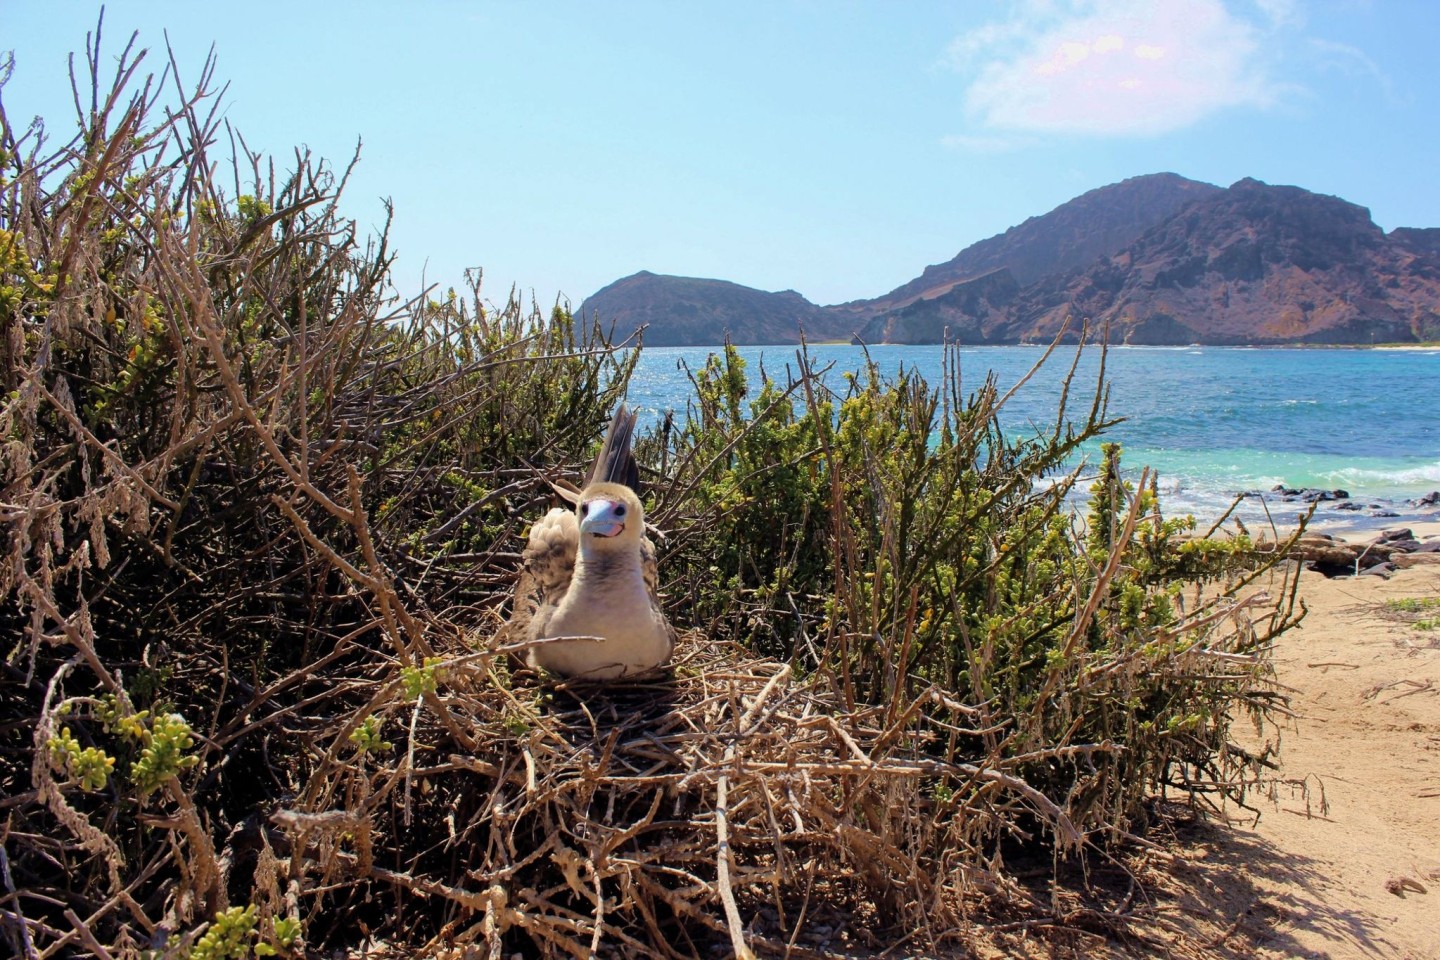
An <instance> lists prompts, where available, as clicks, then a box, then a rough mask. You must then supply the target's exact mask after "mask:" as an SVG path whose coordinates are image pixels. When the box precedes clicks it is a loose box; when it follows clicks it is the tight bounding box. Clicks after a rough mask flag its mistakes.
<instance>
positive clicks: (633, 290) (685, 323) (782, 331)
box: [580, 270, 851, 347]
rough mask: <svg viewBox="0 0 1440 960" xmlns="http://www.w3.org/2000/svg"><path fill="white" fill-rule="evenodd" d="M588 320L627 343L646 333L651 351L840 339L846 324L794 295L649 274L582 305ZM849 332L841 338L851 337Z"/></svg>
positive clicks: (626, 279) (638, 275)
mask: <svg viewBox="0 0 1440 960" xmlns="http://www.w3.org/2000/svg"><path fill="white" fill-rule="evenodd" d="M580 309H581V311H582V313H583V314H584V315H585V316H586V317H590V316H598V317H599V319H600V322H601V323H602V324H604V325H605V326H607V327H609V326H610V325H611V324H613V325H614V330H615V333H616V334H617V335H618V336H619V337H625V336H628V335H630V333H631V332H632V331H634V330H636V329H640V328H643V332H642V336H643V337H644V342H645V343H646V345H648V346H652V347H677V346H678V347H685V346H709V345H712V344H717V343H720V342H721V341H723V340H724V339H725V338H726V337H729V338H730V340H731V341H732V342H733V343H796V342H798V341H799V339H800V333H801V331H802V330H803V331H804V333H805V335H806V336H807V337H809V338H811V339H815V340H824V339H832V338H834V337H836V336H840V335H841V330H840V325H842V324H843V320H842V319H841V318H839V317H836V316H834V315H833V314H831V313H830V312H829V311H827V310H825V309H824V308H823V307H817V306H816V305H815V304H813V303H811V302H810V301H809V300H806V299H805V298H804V297H802V296H800V294H798V293H796V292H795V291H794V290H785V291H783V292H781V293H767V292H766V291H764V290H756V289H754V288H752V287H744V286H741V285H740V284H738V283H730V282H729V281H727V280H702V279H698V278H695V277H670V276H663V275H660V274H654V273H651V272H649V271H648V270H642V271H640V272H639V273H636V274H632V275H631V276H628V277H624V278H623V279H620V280H616V281H615V282H614V283H612V284H610V285H609V286H608V287H605V288H604V289H602V290H600V291H598V292H596V293H594V294H592V295H590V296H589V297H587V298H586V300H585V302H584V303H583V304H581V305H580ZM850 332H851V330H850V328H846V329H844V330H843V335H844V336H846V337H848V336H849V335H850Z"/></svg>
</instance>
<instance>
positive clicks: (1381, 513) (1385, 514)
mask: <svg viewBox="0 0 1440 960" xmlns="http://www.w3.org/2000/svg"><path fill="white" fill-rule="evenodd" d="M1370 516H1372V517H1380V518H1382V519H1389V518H1390V517H1398V516H1400V514H1398V513H1396V512H1395V511H1394V510H1376V511H1375V512H1374V513H1372V514H1370Z"/></svg>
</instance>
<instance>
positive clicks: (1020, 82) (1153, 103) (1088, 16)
mask: <svg viewBox="0 0 1440 960" xmlns="http://www.w3.org/2000/svg"><path fill="white" fill-rule="evenodd" d="M1262 6H1263V11H1262V13H1263V21H1265V22H1264V23H1263V24H1256V23H1252V22H1250V21H1248V20H1246V19H1243V18H1242V17H1239V16H1236V15H1235V14H1234V13H1232V12H1231V11H1230V10H1228V9H1227V8H1226V6H1225V4H1224V3H1222V2H1221V0H1163V2H1156V0H1054V2H1040V0H1029V2H1022V3H1019V4H1017V7H1016V11H1015V14H1014V15H1013V16H1012V17H1011V18H1010V19H1008V20H1005V21H1000V22H995V23H989V24H986V25H984V26H982V27H980V28H979V29H977V30H974V31H971V32H970V33H968V34H965V35H964V36H962V37H960V38H958V39H957V40H956V41H955V42H954V43H953V44H952V45H951V47H950V56H949V61H950V63H951V65H952V66H953V67H955V68H956V69H957V70H960V71H962V72H964V73H966V74H968V75H970V76H971V77H972V80H971V82H970V86H969V88H968V90H967V91H966V110H967V113H968V115H969V118H970V119H971V121H972V122H974V123H975V124H977V125H978V126H979V128H980V129H981V130H983V131H985V132H986V133H991V134H993V133H995V132H997V131H999V132H1012V133H1013V132H1028V133H1078V134H1096V135H1130V136H1152V135H1157V134H1162V133H1167V132H1169V131H1172V130H1178V129H1181V128H1184V127H1187V126H1190V125H1192V124H1194V123H1196V122H1197V121H1199V120H1201V119H1203V118H1204V117H1206V116H1208V115H1210V114H1212V113H1215V112H1217V111H1220V110H1224V109H1228V108H1233V107H1245V106H1249V107H1265V106H1269V105H1271V104H1272V103H1273V102H1274V100H1275V98H1276V96H1277V95H1278V93H1279V91H1280V88H1279V86H1278V85H1277V84H1275V83H1274V82H1273V81H1271V80H1270V78H1269V77H1268V76H1267V73H1266V69H1265V61H1264V59H1263V57H1262V41H1263V40H1265V39H1266V37H1265V35H1264V33H1265V31H1266V30H1272V29H1279V28H1280V27H1281V26H1282V25H1283V24H1284V22H1285V21H1287V20H1291V21H1292V22H1293V17H1292V16H1291V5H1290V4H1289V3H1287V2H1284V0H1262ZM1253 9H1254V8H1252V10H1253Z"/></svg>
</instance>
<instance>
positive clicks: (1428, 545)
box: [1410, 540, 1440, 553]
mask: <svg viewBox="0 0 1440 960" xmlns="http://www.w3.org/2000/svg"><path fill="white" fill-rule="evenodd" d="M1410 552H1411V553H1440V540H1425V541H1422V542H1421V544H1420V546H1418V547H1416V548H1415V549H1414V550H1412V551H1410Z"/></svg>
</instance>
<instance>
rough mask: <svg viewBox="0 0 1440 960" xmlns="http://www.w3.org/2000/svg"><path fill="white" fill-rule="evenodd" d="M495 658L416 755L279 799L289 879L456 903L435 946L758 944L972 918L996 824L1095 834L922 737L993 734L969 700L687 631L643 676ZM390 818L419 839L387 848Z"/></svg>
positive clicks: (451, 699) (669, 951)
mask: <svg viewBox="0 0 1440 960" xmlns="http://www.w3.org/2000/svg"><path fill="white" fill-rule="evenodd" d="M500 666H503V664H501V663H499V661H497V659H496V658H495V656H494V653H493V652H487V653H481V654H471V655H466V656H460V657H457V658H454V659H451V660H449V661H448V662H447V664H446V665H445V666H442V667H441V668H440V670H441V676H442V677H444V678H445V679H444V681H443V690H442V691H441V696H440V697H439V701H440V703H441V704H442V706H443V709H444V711H445V714H446V716H447V718H448V721H447V722H436V718H435V717H434V716H433V715H431V714H430V713H429V711H427V710H425V709H424V708H423V700H422V701H419V702H418V703H417V706H416V707H415V708H414V709H413V711H412V713H411V720H412V722H413V723H414V726H413V728H412V735H413V737H414V739H413V740H412V741H411V744H410V748H409V749H408V750H407V751H405V752H404V753H403V754H402V755H400V756H396V757H393V758H391V760H390V762H388V763H382V764H379V765H369V766H366V765H363V764H354V763H346V762H343V761H342V762H337V763H336V764H335V766H334V769H333V770H329V771H320V772H319V773H318V774H317V777H316V782H320V783H324V784H326V786H327V789H326V790H324V791H319V792H315V793H313V794H312V796H310V797H309V798H308V800H309V801H310V802H309V803H308V804H306V805H305V808H303V809H297V808H294V807H292V808H287V809H283V810H280V811H277V812H276V813H275V814H273V815H272V817H271V822H272V823H273V824H275V825H278V826H280V827H282V828H283V829H284V833H285V834H286V836H285V837H284V839H283V840H282V841H280V842H277V844H276V846H277V847H283V848H285V849H287V850H288V851H289V856H288V857H287V858H284V859H281V860H279V861H278V862H279V873H280V875H281V876H282V878H284V877H286V876H288V878H289V879H290V880H291V881H294V882H295V884H296V887H297V888H299V889H303V890H306V891H309V892H312V893H319V894H322V895H323V894H328V895H330V896H334V895H335V891H337V890H338V889H340V888H341V887H344V886H346V885H350V884H363V885H366V886H368V887H372V888H373V889H383V888H386V887H389V888H391V889H392V890H396V891H401V890H403V891H404V892H405V893H407V894H411V895H418V896H419V897H420V898H422V899H429V900H431V901H432V902H434V903H435V904H438V905H443V908H442V912H443V914H444V915H443V917H436V916H430V917H428V918H426V919H427V920H428V921H429V922H430V923H434V922H435V921H436V920H442V921H443V925H442V928H441V929H442V933H441V935H440V936H439V937H438V938H436V939H435V940H433V941H432V942H431V944H430V945H429V948H428V949H432V950H435V949H440V948H442V947H468V948H469V949H470V950H478V951H479V955H488V956H491V957H499V956H501V955H509V954H510V953H512V952H514V951H515V950H516V949H519V948H520V947H521V945H522V944H524V943H525V942H526V941H529V945H530V948H531V949H539V950H540V951H541V952H544V953H547V954H552V955H564V954H571V955H575V956H582V957H583V956H593V955H595V954H596V953H597V952H600V951H606V950H620V951H622V952H625V953H628V954H633V955H635V956H645V957H673V956H695V955H700V954H703V953H706V952H708V951H709V950H710V948H711V947H714V946H716V945H717V944H719V945H728V946H729V947H730V948H731V949H733V950H734V952H735V954H736V955H738V956H744V955H748V953H749V952H750V951H752V950H759V951H762V952H770V951H774V952H785V951H787V950H789V951H791V952H793V951H795V950H796V949H800V950H802V952H804V950H806V949H808V950H810V951H812V952H813V951H827V950H834V949H845V948H854V947H857V946H860V947H875V946H878V945H879V944H880V943H882V942H884V943H890V944H893V943H895V942H896V940H897V939H899V938H900V937H901V936H903V935H911V936H916V937H918V938H919V939H920V940H921V941H922V942H926V943H934V942H936V941H938V940H940V939H942V938H943V935H944V933H945V932H946V931H958V930H960V929H962V928H963V927H964V926H965V894H966V892H967V891H968V890H972V889H973V884H974V883H975V882H976V881H980V882H986V881H991V882H993V880H994V878H993V877H992V876H990V875H989V873H988V872H987V871H986V870H985V869H983V868H982V867H981V866H979V865H980V864H984V863H986V862H987V861H989V859H990V858H989V857H988V856H986V852H987V851H986V848H987V846H988V845H991V844H992V843H993V841H995V840H996V838H997V837H998V836H1000V835H1002V834H1003V833H1005V832H1007V831H1009V830H1015V829H1019V828H1020V823H1021V822H1022V821H1027V822H1030V823H1035V822H1041V823H1044V824H1045V825H1046V826H1047V827H1048V828H1049V829H1050V830H1051V831H1053V832H1054V835H1055V836H1056V837H1058V838H1059V839H1060V840H1061V841H1062V842H1065V843H1070V844H1073V843H1076V842H1078V834H1077V832H1076V830H1075V827H1074V826H1073V825H1072V824H1071V823H1070V821H1069V819H1068V818H1067V817H1066V815H1065V813H1064V812H1062V811H1061V810H1060V809H1059V808H1057V807H1056V806H1055V805H1054V804H1053V803H1051V802H1050V801H1049V800H1048V799H1046V798H1045V797H1044V796H1043V795H1042V794H1040V793H1039V792H1037V791H1034V790H1032V789H1030V788H1029V787H1028V786H1026V784H1025V783H1024V781H1023V780H1021V779H1020V778H1019V777H1018V776H1016V775H1015V774H1014V773H1013V772H1011V769H1010V768H1011V767H1013V762H1011V763H1000V762H998V760H997V762H996V763H993V764H968V763H957V762H946V761H942V760H938V759H935V757H934V756H932V755H930V754H929V753H927V751H926V750H925V747H926V745H927V743H930V742H933V741H935V740H938V739H940V738H941V736H942V735H944V736H945V737H948V738H952V739H953V737H955V736H963V737H975V738H977V740H983V734H984V731H981V730H976V729H972V728H970V727H969V726H968V725H969V724H970V723H971V722H972V720H973V713H974V711H972V710H970V709H968V708H966V707H964V706H963V705H960V704H955V703H950V704H944V705H943V706H944V707H948V711H936V710H934V709H931V710H930V711H928V712H929V714H930V715H931V719H930V720H928V721H925V722H918V721H917V718H918V714H919V711H917V710H914V709H912V710H910V711H907V712H906V713H907V714H909V715H901V716H891V715H887V711H886V710H885V709H884V708H881V707H867V708H862V709H857V710H847V709H845V708H844V706H843V705H842V704H840V703H838V702H837V701H836V698H835V697H834V696H833V695H827V694H826V693H825V692H824V688H825V687H826V686H827V685H828V684H826V683H824V682H819V681H817V679H816V678H808V679H806V678H797V677H795V676H794V675H792V672H791V669H790V667H789V666H788V665H787V664H784V663H778V662H775V661H773V660H764V659H755V658H753V657H749V656H747V655H746V654H745V653H744V652H743V651H741V650H739V649H738V648H733V647H730V646H728V645H720V644H710V643H707V642H705V641H704V639H703V638H701V637H697V636H693V635H692V636H690V637H687V638H686V639H685V641H684V643H683V644H682V650H681V654H680V656H679V658H678V661H677V662H676V663H675V664H674V665H673V666H672V667H671V668H669V669H667V670H666V671H664V672H663V673H662V674H656V675H653V676H650V677H646V678H639V679H636V680H634V681H632V682H625V683H612V684H607V685H603V686H602V685H594V684H590V685H576V684H571V683H559V684H554V683H544V682H541V681H539V679H538V678H534V677H533V676H529V675H527V674H524V673H522V674H519V675H517V676H516V678H515V682H514V683H512V684H510V685H508V686H507V685H505V684H503V683H497V682H496V681H497V679H503V670H501V671H498V672H497V669H496V668H497V667H500ZM936 696H937V697H938V694H937V695H936ZM932 706H933V705H932ZM396 709H397V711H398V710H400V709H401V705H400V704H396ZM943 712H948V713H949V714H950V721H951V723H950V724H949V727H950V729H949V730H948V731H942V730H940V729H939V727H940V726H945V725H946V724H945V723H944V722H943V721H936V720H935V719H933V718H934V717H935V716H936V714H937V713H943ZM452 724H453V726H452ZM457 728H458V731H459V732H460V733H461V735H462V737H463V746H462V744H456V743H454V741H453V739H452V738H451V736H450V735H449V734H448V733H447V730H449V731H452V732H453V731H454V730H456V729H457ZM341 732H343V731H341ZM457 747H458V748H459V749H457ZM357 795H364V796H365V797H366V798H367V799H366V802H365V803H362V804H359V805H355V804H350V805H349V806H348V807H346V806H342V805H338V804H337V806H336V807H335V809H333V810H327V809H324V807H325V804H326V803H327V802H330V801H334V800H337V799H338V798H340V797H349V798H354V797H356V796H357ZM327 798H328V799H327ZM357 806H358V809H365V810H369V811H371V815H370V817H369V818H368V819H367V820H365V821H364V822H361V821H360V820H357V818H356V817H355V815H354V811H355V810H356V809H357ZM384 834H401V835H405V837H406V839H405V841H404V842H403V844H400V845H399V846H401V847H403V848H404V849H406V850H409V851H423V852H420V853H417V854H415V855H414V856H413V858H412V860H411V861H410V862H408V863H405V864H403V865H402V866H401V868H399V869H397V868H393V867H389V866H382V865H381V864H380V863H377V862H376V861H377V859H382V858H378V857H376V856H375V855H374V853H373V851H374V849H375V848H376V847H377V846H380V845H382V844H384V845H386V846H388V845H389V844H390V843H391V842H393V841H392V839H383V840H382V835H384ZM398 839H399V837H398V836H395V837H393V840H398ZM991 853H992V854H993V851H991ZM257 886H264V885H263V884H257ZM409 899H411V900H412V901H413V899H414V897H413V896H412V897H410V898H409ZM411 919H412V920H418V919H420V918H419V917H412V918H411ZM393 921H394V923H395V924H396V925H398V926H402V927H403V926H405V925H406V923H407V921H406V919H405V918H404V917H401V916H396V917H394V918H393ZM847 922H849V923H851V924H852V926H850V927H848V928H847V927H846V923H847ZM430 929H432V930H433V929H434V927H430ZM898 931H904V932H905V933H904V934H900V933H898ZM386 932H388V933H391V934H395V935H401V934H403V933H405V931H403V930H398V929H391V930H389V931H386ZM887 934H888V935H889V937H888V939H886V940H883V941H881V940H873V939H871V938H872V937H885V936H886V935H887ZM412 942H413V941H412Z"/></svg>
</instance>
